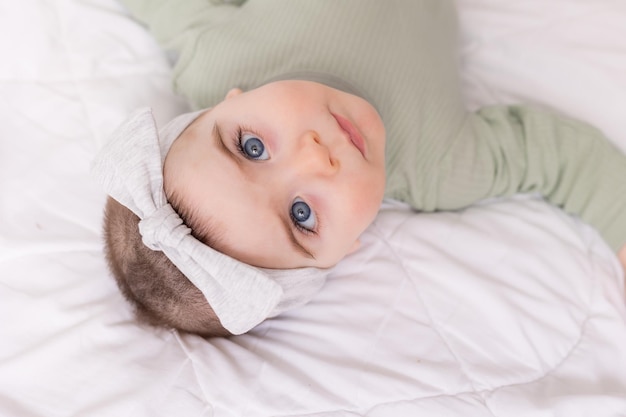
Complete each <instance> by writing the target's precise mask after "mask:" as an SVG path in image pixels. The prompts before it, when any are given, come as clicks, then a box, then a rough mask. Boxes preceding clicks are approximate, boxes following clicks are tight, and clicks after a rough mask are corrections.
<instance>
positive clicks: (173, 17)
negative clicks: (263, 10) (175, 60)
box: [120, 0, 245, 51]
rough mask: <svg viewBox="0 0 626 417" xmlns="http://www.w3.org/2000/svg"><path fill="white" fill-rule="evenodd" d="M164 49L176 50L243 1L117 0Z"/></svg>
mask: <svg viewBox="0 0 626 417" xmlns="http://www.w3.org/2000/svg"><path fill="white" fill-rule="evenodd" d="M120 1H121V3H122V4H123V5H124V6H126V8H127V9H128V11H129V12H130V13H131V15H132V16H133V17H134V18H135V19H137V20H138V21H139V22H141V23H142V24H144V25H145V26H146V27H148V29H149V30H150V31H151V32H152V34H153V35H154V36H155V38H156V39H157V41H159V43H160V44H161V45H162V46H163V47H164V48H165V49H168V50H172V51H180V50H181V49H182V48H183V47H184V46H185V44H186V43H189V42H193V41H194V39H195V36H196V35H197V32H200V31H204V30H209V29H210V28H211V27H212V25H214V24H219V22H222V21H224V20H225V19H227V18H228V17H229V16H231V14H232V13H233V12H234V11H235V10H236V9H237V7H238V6H239V5H240V4H241V3H243V2H244V1H245V0H238V1H224V0H221V1H220V0H120Z"/></svg>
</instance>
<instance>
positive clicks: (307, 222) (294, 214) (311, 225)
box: [291, 198, 317, 232]
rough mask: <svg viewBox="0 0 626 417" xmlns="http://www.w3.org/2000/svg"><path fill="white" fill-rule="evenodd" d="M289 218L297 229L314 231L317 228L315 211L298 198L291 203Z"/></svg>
mask: <svg viewBox="0 0 626 417" xmlns="http://www.w3.org/2000/svg"><path fill="white" fill-rule="evenodd" d="M291 220H292V221H293V224H294V225H295V226H296V227H297V228H298V229H300V230H303V231H308V232H315V229H316V228H317V219H316V218H315V213H313V210H311V207H309V205H308V204H307V203H305V202H304V201H302V199H300V198H296V199H295V200H294V201H293V204H292V205H291Z"/></svg>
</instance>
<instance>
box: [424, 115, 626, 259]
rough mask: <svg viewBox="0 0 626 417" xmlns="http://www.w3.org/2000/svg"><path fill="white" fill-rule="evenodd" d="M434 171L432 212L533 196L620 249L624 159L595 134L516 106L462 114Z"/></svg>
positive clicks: (624, 231)
mask: <svg viewBox="0 0 626 417" xmlns="http://www.w3.org/2000/svg"><path fill="white" fill-rule="evenodd" d="M457 139H458V140H456V141H455V143H454V146H452V147H451V149H450V150H449V152H447V153H446V155H445V156H443V158H442V160H441V163H440V165H439V168H438V169H437V170H438V171H439V172H438V173H437V175H438V180H437V181H436V182H437V183H438V184H439V186H438V187H436V188H438V189H437V191H436V193H437V196H436V198H435V200H438V202H439V203H438V204H437V207H436V208H437V209H453V208H459V207H463V206H466V205H468V204H471V203H472V202H474V201H477V200H479V199H482V198H487V197H495V196H508V195H512V194H514V193H520V192H521V193H525V192H529V193H531V192H538V193H540V194H541V195H542V196H544V197H545V198H546V199H547V200H548V201H549V202H551V203H553V204H555V205H557V206H559V207H562V208H563V209H564V210H565V211H566V212H568V213H570V214H575V215H578V216H580V217H581V218H582V219H583V220H585V221H586V222H588V223H589V224H591V225H592V226H594V227H596V228H597V229H598V231H599V232H600V233H601V234H602V236H603V237H604V238H605V240H606V241H607V243H608V244H609V245H611V246H612V247H613V249H615V250H616V251H617V250H619V249H620V248H621V247H622V246H623V245H624V244H625V243H626V156H625V155H624V154H623V153H621V152H620V150H618V149H617V148H616V147H615V146H613V145H612V144H611V143H610V142H609V141H608V140H607V139H606V137H605V136H604V135H603V134H602V133H601V132H600V131H599V130H597V129H595V128H593V127H591V126H589V125H587V124H585V123H583V122H580V121H575V120H572V119H569V118H566V117H563V116H559V115H556V114H554V113H551V112H548V111H543V110H539V109H534V108H530V107H523V106H495V107H489V108H484V109H482V110H480V111H478V112H477V113H473V114H471V115H470V116H468V119H467V120H466V122H465V123H464V127H463V129H462V131H461V132H460V135H459V136H458V137H457Z"/></svg>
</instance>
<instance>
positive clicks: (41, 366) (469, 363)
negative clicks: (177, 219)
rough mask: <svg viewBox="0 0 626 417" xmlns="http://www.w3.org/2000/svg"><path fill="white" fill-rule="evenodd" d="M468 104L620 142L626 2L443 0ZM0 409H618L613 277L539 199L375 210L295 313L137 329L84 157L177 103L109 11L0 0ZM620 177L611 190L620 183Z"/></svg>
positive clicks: (533, 412)
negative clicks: (525, 111)
mask: <svg viewBox="0 0 626 417" xmlns="http://www.w3.org/2000/svg"><path fill="white" fill-rule="evenodd" d="M458 4H459V9H460V16H461V23H462V31H461V35H462V40H461V42H462V52H463V77H464V80H465V84H466V91H467V98H468V102H469V104H470V106H472V107H477V106H480V105H484V104H488V103H493V102H515V101H532V102H535V103H540V104H543V105H546V106H550V107H554V108H557V109H559V110H561V111H563V112H565V113H567V114H570V115H573V116H577V117H579V118H583V119H585V120H587V121H590V122H592V123H594V124H595V125H597V126H598V127H600V128H601V129H603V130H604V131H605V132H606V133H607V135H609V136H610V137H611V139H612V140H614V141H615V143H617V144H618V146H620V147H621V149H623V150H624V151H626V129H625V127H626V113H625V112H626V2H624V1H622V0H594V1H593V2H592V1H585V0H551V1H550V2H546V1H543V0H507V1H502V0H459V1H458ZM0 31H1V33H2V36H1V37H0V56H1V57H2V58H1V60H0V121H1V123H0V192H1V194H2V197H1V198H0V317H1V318H0V416H2V417H4V416H7V417H14V416H15V417H44V416H45V417H57V416H90V417H92V416H115V417H123V416H133V417H134V416H146V417H148V416H150V417H155V416H190V417H195V416H216V417H218V416H219V417H222V416H246V417H247V416H333V417H339V416H342V417H343V416H351V417H353V416H368V417H397V416H463V417H474V416H476V417H478V416H480V417H483V416H485V417H487V416H489V417H494V416H497V417H502V416H507V417H509V416H532V417H535V416H537V417H539V416H542V417H543V416H566V417H576V416H594V417H596V416H626V304H625V302H624V296H623V294H624V277H623V273H622V271H621V269H620V266H619V264H618V263H617V261H616V259H615V257H614V255H613V253H612V252H611V250H610V249H609V248H608V247H607V246H606V245H605V244H604V242H603V241H602V240H601V239H600V238H599V237H598V235H597V234H596V232H595V231H594V230H592V229H591V228H590V227H588V226H586V225H584V224H582V223H581V222H580V221H578V220H577V219H574V218H572V217H569V216H567V215H565V214H563V213H562V212H561V211H560V210H558V209H556V208H554V207H551V206H549V205H547V204H545V203H544V202H543V201H541V200H540V199H539V198H537V197H536V196H519V197H516V198H514V199H511V200H506V201H488V202H484V203H483V204H480V205H478V206H476V207H472V208H469V209H467V210H464V211H460V212H451V213H437V214H415V213H413V212H411V211H410V210H408V209H407V208H406V207H405V206H403V205H400V204H397V203H393V202H388V203H387V204H385V205H384V207H383V208H382V210H381V213H380V215H379V217H378V218H377V220H376V222H375V223H374V224H373V225H372V226H371V227H370V228H369V229H368V231H367V232H366V233H365V235H364V236H363V239H362V240H363V245H362V249H361V250H360V251H359V252H357V253H355V254H353V255H351V256H350V257H348V258H347V259H346V260H345V261H344V262H342V263H340V264H339V265H338V266H337V268H336V269H335V270H334V272H333V273H332V276H331V278H330V280H329V282H328V283H327V285H326V286H325V287H324V289H323V291H322V292H321V293H320V294H319V295H318V296H317V297H316V298H315V299H314V300H313V301H312V302H311V303H310V304H308V305H306V306H305V307H302V308H300V309H298V310H295V311H292V312H289V313H287V314H284V315H282V316H280V317H278V318H276V319H272V320H269V321H267V322H265V323H263V324H262V325H260V326H259V327H258V328H256V329H255V330H253V331H252V332H251V333H249V334H246V335H242V336H238V337H232V338H222V339H209V340H206V339H202V338H199V337H195V336H189V335H180V334H177V333H175V332H170V331H163V330H155V329H153V328H149V327H144V326H140V325H138V324H137V323H136V322H135V321H134V319H133V316H132V312H131V310H130V308H129V306H128V305H127V303H126V302H125V301H124V300H123V298H122V296H121V295H120V293H119V291H118V290H117V288H116V286H115V284H114V282H113V280H112V279H111V278H110V276H109V273H108V272H107V269H106V266H105V263H104V260H103V256H102V253H101V250H102V244H101V236H100V227H101V210H102V205H103V202H104V195H103V193H102V192H101V191H100V190H99V189H98V187H97V186H95V185H94V182H93V181H92V180H91V178H90V177H89V175H88V167H89V163H90V161H91V158H92V157H93V155H94V153H95V151H96V149H97V148H98V147H99V146H100V145H101V144H102V142H103V141H104V140H106V137H107V135H108V133H109V132H111V130H112V129H113V128H114V127H115V126H116V125H117V124H118V123H119V122H121V121H122V120H123V119H124V118H125V117H126V116H127V115H128V113H129V112H130V111H131V110H133V109H135V108H136V107H139V106H143V105H150V106H152V107H154V108H155V113H156V115H157V118H158V119H160V121H165V120H167V119H169V118H170V117H171V116H173V115H175V114H177V113H178V112H181V111H183V110H185V109H186V107H185V104H184V102H183V101H182V100H181V99H179V98H176V97H175V96H174V95H173V93H172V92H171V88H170V73H169V64H168V62H167V58H166V56H164V54H163V53H162V52H161V50H160V49H159V48H158V46H157V45H156V44H155V42H154V41H153V40H152V38H151V37H150V36H149V34H148V33H147V32H146V31H145V30H144V29H143V28H141V27H140V26H138V25H137V24H136V23H134V22H133V21H132V19H131V18H129V17H128V16H127V15H126V14H125V12H124V10H123V8H122V7H121V6H119V5H118V4H117V3H116V2H115V1H114V0H21V1H19V2H17V1H11V0H0ZM625 180H626V179H625Z"/></svg>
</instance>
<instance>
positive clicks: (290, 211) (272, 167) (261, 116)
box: [164, 81, 385, 269]
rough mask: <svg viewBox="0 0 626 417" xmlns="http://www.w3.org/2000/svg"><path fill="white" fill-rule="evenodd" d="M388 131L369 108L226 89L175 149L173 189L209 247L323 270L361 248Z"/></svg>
mask: <svg viewBox="0 0 626 417" xmlns="http://www.w3.org/2000/svg"><path fill="white" fill-rule="evenodd" d="M384 146H385V131H384V127H383V124H382V121H381V119H380V116H379V115H378V113H377V112H376V110H375V109H374V108H373V107H372V105H370V104H369V103H368V102H367V101H365V100H363V99H361V98H359V97H357V96H354V95H351V94H347V93H344V92H342V91H339V90H335V89H332V88H330V87H326V86H325V85H322V84H318V83H313V82H306V81H279V82H275V83H271V84H267V85H264V86H262V87H260V88H257V89H255V90H251V91H248V92H245V93H244V92H241V91H240V90H231V92H229V94H228V95H227V97H226V99H225V100H224V101H222V102H221V103H219V104H218V105H217V106H215V107H214V108H212V109H211V110H209V111H207V112H206V113H204V114H202V116H200V117H199V118H198V119H197V120H196V121H195V122H194V123H193V124H192V125H191V126H189V127H188V128H187V129H186V130H185V132H183V134H182V135H181V136H180V137H179V138H178V139H177V140H176V141H175V142H174V144H173V145H172V147H171V149H170V151H169V153H168V155H167V158H166V161H165V167H164V176H165V189H166V193H167V195H168V196H169V195H171V193H172V192H176V193H177V194H178V195H180V196H181V197H182V200H183V201H185V202H186V206H187V207H188V208H190V209H191V211H192V212H195V215H194V217H197V218H198V219H197V220H199V221H200V222H207V223H208V224H210V225H211V230H213V231H214V233H216V234H217V241H216V243H215V244H214V245H213V246H215V249H217V250H219V251H220V252H222V253H225V254H227V255H230V256H232V257H233V258H235V259H238V260H240V261H242V262H245V263H248V264H250V265H254V266H258V267H263V268H274V269H284V268H299V267H306V266H315V267H319V268H326V267H330V266H332V265H334V264H336V263H337V262H338V261H339V260H341V258H343V257H344V256H345V255H346V254H348V253H349V252H350V251H351V250H353V249H354V248H355V247H356V246H358V238H359V236H360V234H361V233H362V232H363V231H364V230H365V228H366V227H367V226H368V225H369V224H370V223H371V222H372V220H373V219H374V217H375V215H376V213H377V211H378V209H379V206H380V203H381V201H382V198H383V192H384V187H385V166H384Z"/></svg>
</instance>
